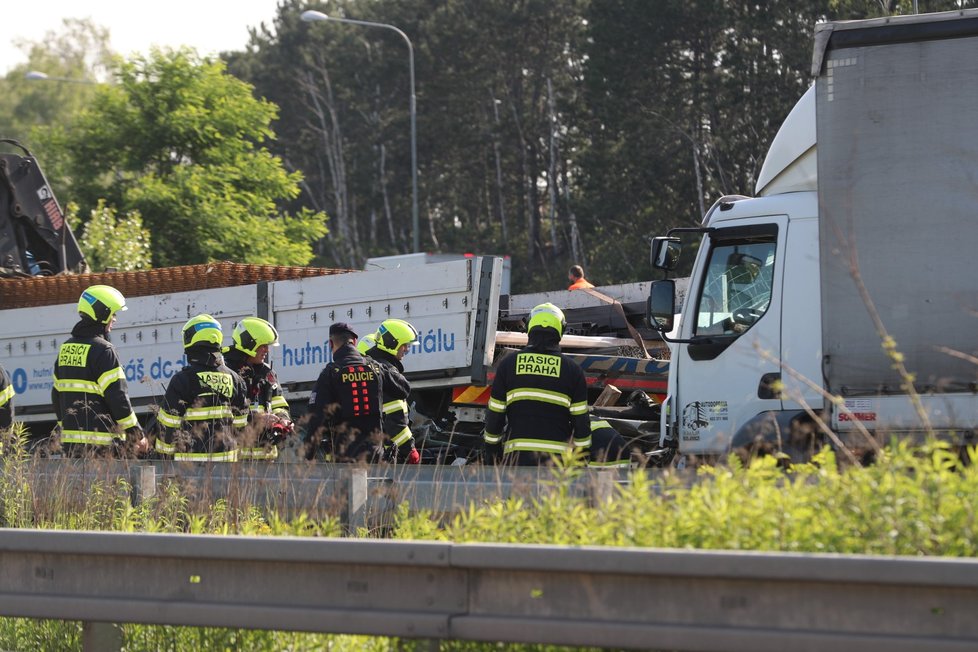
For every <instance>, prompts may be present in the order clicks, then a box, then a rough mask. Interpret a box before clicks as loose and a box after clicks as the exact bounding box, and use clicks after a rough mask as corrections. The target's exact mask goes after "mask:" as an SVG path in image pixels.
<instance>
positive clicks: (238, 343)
mask: <svg viewBox="0 0 978 652" xmlns="http://www.w3.org/2000/svg"><path fill="white" fill-rule="evenodd" d="M231 339H232V340H234V348H236V349H238V350H239V351H241V352H242V353H244V354H246V355H249V356H254V355H255V354H257V353H258V347H261V346H264V345H266V344H267V345H268V346H278V331H277V330H275V327H274V326H272V325H271V324H269V323H268V322H267V321H265V320H264V319H262V318H261V317H245V318H244V319H242V320H241V321H239V322H238V325H237V326H235V327H234V330H233V331H232V332H231Z"/></svg>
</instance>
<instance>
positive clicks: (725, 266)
mask: <svg viewBox="0 0 978 652" xmlns="http://www.w3.org/2000/svg"><path fill="white" fill-rule="evenodd" d="M775 249H776V244H775V242H774V239H773V238H772V239H771V241H770V242H758V241H757V240H756V239H755V240H751V241H748V242H744V241H740V242H731V241H726V242H723V241H721V242H719V243H717V244H716V245H715V246H714V247H713V248H712V249H711V251H710V260H709V263H708V264H707V267H706V278H705V279H704V282H703V286H702V287H703V290H702V293H701V294H700V297H699V304H698V305H699V307H698V309H697V318H696V329H695V332H694V335H739V334H740V333H743V332H745V331H747V330H748V329H749V328H750V327H751V326H753V325H754V323H755V322H756V321H757V320H758V319H760V318H761V317H762V316H763V315H764V313H765V312H767V308H768V304H769V303H770V302H771V285H772V282H773V279H774V253H775Z"/></svg>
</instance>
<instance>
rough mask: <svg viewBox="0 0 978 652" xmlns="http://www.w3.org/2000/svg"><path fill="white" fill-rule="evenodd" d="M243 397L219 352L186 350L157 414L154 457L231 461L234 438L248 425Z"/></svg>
mask: <svg viewBox="0 0 978 652" xmlns="http://www.w3.org/2000/svg"><path fill="white" fill-rule="evenodd" d="M247 391H248V390H247V388H246V387H245V382H244V381H243V380H242V379H241V376H239V375H238V374H236V373H235V372H233V371H231V370H230V369H229V368H228V367H227V366H226V365H225V364H224V358H223V356H221V353H220V352H219V351H215V350H213V349H208V348H206V347H202V346H193V347H190V348H189V349H187V366H186V367H184V368H183V369H181V370H180V371H178V372H177V373H176V375H174V376H173V378H171V379H170V384H169V386H168V387H167V388H166V395H165V396H164V398H163V405H162V406H161V407H160V411H159V414H157V423H158V424H159V427H160V432H158V433H157V439H156V451H157V452H159V453H162V454H163V455H168V456H172V457H173V459H175V460H188V461H205V462H234V461H237V459H238V436H239V434H240V431H241V430H243V429H244V428H245V426H247V425H248V401H247Z"/></svg>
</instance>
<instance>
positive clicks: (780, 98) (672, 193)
mask: <svg viewBox="0 0 978 652" xmlns="http://www.w3.org/2000/svg"><path fill="white" fill-rule="evenodd" d="M974 4H975V3H973V2H957V1H934V2H919V3H918V5H919V7H918V8H919V10H920V11H938V10H943V9H952V8H958V7H961V6H969V5H974ZM306 8H308V7H307V5H306V3H304V2H300V1H299V0H285V1H284V2H282V3H281V4H280V6H279V11H278V15H277V16H276V17H275V20H274V21H273V25H271V26H269V27H268V28H267V29H263V30H259V31H257V32H256V33H255V34H254V37H253V39H252V43H251V45H250V47H249V49H248V51H247V52H244V53H234V54H231V55H229V56H228V62H229V69H230V70H231V71H232V72H234V73H235V74H237V75H239V76H241V77H242V78H243V79H247V80H248V81H250V82H251V83H253V84H254V85H255V88H256V91H257V92H258V93H259V94H261V95H262V96H263V97H266V98H268V99H269V100H271V101H273V102H275V103H276V104H277V105H279V106H280V107H281V114H280V118H279V122H278V125H277V127H276V128H277V130H278V133H279V139H278V140H277V141H276V142H275V143H274V144H273V145H272V146H271V147H272V149H273V150H274V151H276V152H277V153H279V154H281V155H282V156H283V158H284V159H285V160H286V161H287V162H288V164H289V165H290V166H292V167H293V168H294V169H299V170H302V171H303V172H304V174H305V175H306V179H307V183H306V185H305V186H304V188H303V190H304V192H303V195H302V197H301V198H300V200H299V202H300V203H301V204H302V205H312V206H313V207H315V208H316V209H317V210H318V209H322V210H325V211H326V212H327V213H328V214H329V215H330V216H331V219H332V220H333V221H332V230H331V233H330V234H329V235H328V236H327V239H326V240H325V242H324V243H323V246H322V248H321V249H320V254H321V257H322V260H324V261H326V262H327V263H329V264H332V265H339V266H344V267H347V266H351V265H357V264H360V263H362V260H363V258H364V257H365V256H368V255H381V254H385V253H403V252H406V251H409V250H410V249H409V247H410V242H411V232H410V231H411V215H410V201H411V194H410V176H409V175H410V148H409V145H410V142H409V136H410V128H409V126H410V125H409V117H410V116H409V112H408V108H409V102H408V98H409V90H410V89H409V87H408V83H409V77H408V69H407V63H408V61H407V51H406V47H405V44H404V42H403V41H402V40H401V39H399V38H398V37H397V35H395V34H393V33H391V32H390V31H389V30H385V29H377V28H370V27H364V26H357V25H343V24H339V23H335V22H333V23H331V22H319V23H303V22H301V21H300V20H299V14H300V12H301V11H302V10H304V9H306ZM312 8H316V9H321V10H322V11H324V12H328V13H329V14H330V15H333V16H339V17H346V18H353V19H357V20H365V21H372V22H377V23H387V24H392V25H396V26H398V27H399V28H400V29H402V30H403V31H404V32H405V33H406V34H408V35H409V36H410V38H411V40H412V42H413V44H414V51H415V59H416V77H417V98H418V99H417V122H418V154H419V175H420V179H421V190H420V195H421V197H420V205H421V218H420V227H421V228H420V231H421V233H420V239H421V248H422V250H426V251H434V250H440V251H477V252H482V253H505V254H509V255H511V256H513V259H514V265H513V270H514V273H513V285H514V291H517V292H519V291H528V290H538V289H553V288H555V287H562V286H564V285H566V283H565V277H566V270H567V268H568V267H569V266H570V264H572V263H575V262H580V263H582V264H583V265H584V266H585V269H586V270H587V271H588V276H589V277H591V279H592V280H593V281H595V282H597V283H599V284H606V283H613V282H624V281H635V280H644V279H647V278H648V276H649V270H648V266H647V258H648V256H647V245H648V238H649V237H650V236H651V235H657V234H660V233H662V232H664V231H665V230H666V229H668V228H669V227H672V226H687V225H690V224H692V223H695V222H697V221H698V219H699V217H700V216H701V215H702V213H703V211H704V209H705V208H708V207H709V205H710V204H711V203H712V202H713V201H714V200H715V199H716V198H718V197H719V196H720V195H723V194H732V193H739V194H748V195H749V194H752V193H753V190H754V182H755V180H756V178H757V175H758V173H759V171H760V167H761V164H762V162H763V157H764V154H765V152H766V150H767V147H768V145H769V143H770V141H771V139H772V138H773V137H774V134H775V132H776V131H777V128H778V126H779V125H780V124H781V121H782V120H783V118H784V117H785V115H787V113H788V112H789V110H790V109H791V107H792V106H793V105H794V102H795V101H796V100H797V99H798V98H799V97H800V96H801V94H802V93H803V91H804V90H805V88H806V87H807V85H808V84H810V83H811V82H812V79H813V77H812V74H811V71H810V67H811V59H812V34H813V28H814V25H815V24H816V22H818V21H821V20H827V19H849V18H863V17H870V16H878V15H882V14H892V13H911V12H912V10H913V3H911V2H896V1H895V0H894V1H890V2H879V1H877V0H862V1H853V0H806V1H804V2H796V1H788V0H771V1H769V2H761V3H742V2H730V1H727V0H705V1H697V2H688V1H684V0H661V1H657V2H647V1H646V0H480V1H479V2H472V1H471V0H447V1H446V0H333V1H331V2H329V3H328V4H327V3H323V4H322V6H313V7H312Z"/></svg>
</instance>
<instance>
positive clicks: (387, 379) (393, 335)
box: [358, 319, 421, 464]
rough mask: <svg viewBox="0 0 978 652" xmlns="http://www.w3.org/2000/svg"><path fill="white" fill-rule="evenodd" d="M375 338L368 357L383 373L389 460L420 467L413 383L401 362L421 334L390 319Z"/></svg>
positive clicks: (410, 326) (404, 323)
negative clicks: (414, 430) (412, 421)
mask: <svg viewBox="0 0 978 652" xmlns="http://www.w3.org/2000/svg"><path fill="white" fill-rule="evenodd" d="M367 337H370V336H369V335H368V336H367ZM364 339H366V338H364ZM373 339H374V346H373V347H371V348H370V349H368V350H367V355H368V356H370V357H371V358H373V359H374V360H376V361H377V362H378V363H379V364H380V366H381V368H382V369H383V370H384V431H385V432H386V433H387V436H388V437H389V438H390V441H391V443H390V445H391V446H393V448H392V449H391V450H390V451H389V457H390V458H391V459H396V460H398V461H400V462H407V463H408V464H417V463H419V462H420V461H421V455H420V454H419V453H418V450H417V448H415V445H414V435H413V434H412V433H411V425H410V419H409V416H408V402H407V399H408V396H409V395H410V394H411V383H410V382H408V379H407V378H405V377H404V365H403V364H401V360H403V359H404V356H405V355H407V352H408V350H409V349H410V348H411V343H412V342H415V341H417V339H418V331H417V329H416V328H415V327H414V326H412V325H411V324H409V323H408V322H406V321H404V320H403V319H388V320H385V321H384V322H383V323H382V324H381V325H380V328H379V329H377V333H376V334H375V335H374V336H373ZM358 346H359V345H358Z"/></svg>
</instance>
